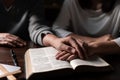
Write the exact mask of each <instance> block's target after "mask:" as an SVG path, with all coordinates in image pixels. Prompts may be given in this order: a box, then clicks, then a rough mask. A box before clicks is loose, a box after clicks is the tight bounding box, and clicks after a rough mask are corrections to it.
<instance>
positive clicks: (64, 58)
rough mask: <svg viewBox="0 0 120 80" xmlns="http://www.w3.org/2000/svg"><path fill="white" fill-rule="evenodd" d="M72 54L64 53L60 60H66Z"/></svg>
mask: <svg viewBox="0 0 120 80" xmlns="http://www.w3.org/2000/svg"><path fill="white" fill-rule="evenodd" d="M70 55H71V54H70V53H67V54H65V55H63V56H61V57H59V60H64V61H66V60H67V58H68V57H69V56H70Z"/></svg>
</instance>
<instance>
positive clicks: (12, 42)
mask: <svg viewBox="0 0 120 80" xmlns="http://www.w3.org/2000/svg"><path fill="white" fill-rule="evenodd" d="M5 41H6V44H7V45H10V46H12V47H17V46H19V45H18V43H17V42H16V41H15V40H12V39H10V38H6V39H4V42H5Z"/></svg>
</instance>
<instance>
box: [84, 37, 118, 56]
mask: <svg viewBox="0 0 120 80" xmlns="http://www.w3.org/2000/svg"><path fill="white" fill-rule="evenodd" d="M118 42H120V38H119V41H118ZM84 47H85V49H86V50H87V54H88V56H92V55H110V54H119V53H120V45H118V43H116V42H115V41H114V40H109V41H99V42H91V43H88V44H85V45H84Z"/></svg>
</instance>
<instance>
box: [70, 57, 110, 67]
mask: <svg viewBox="0 0 120 80" xmlns="http://www.w3.org/2000/svg"><path fill="white" fill-rule="evenodd" d="M70 64H71V65H72V67H73V69H75V68H76V67H77V66H81V65H84V66H95V67H105V66H109V64H108V63H107V62H105V61H104V60H103V59H102V58H100V57H98V56H94V57H91V58H90V59H88V60H81V59H74V60H72V61H71V62H70Z"/></svg>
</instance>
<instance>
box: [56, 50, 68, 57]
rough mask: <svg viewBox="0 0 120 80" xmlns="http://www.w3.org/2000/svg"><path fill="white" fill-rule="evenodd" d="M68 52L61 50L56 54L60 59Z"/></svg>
mask: <svg viewBox="0 0 120 80" xmlns="http://www.w3.org/2000/svg"><path fill="white" fill-rule="evenodd" d="M65 54H66V52H65V51H60V52H58V53H57V54H56V56H55V57H56V59H59V58H60V57H61V56H63V55H65Z"/></svg>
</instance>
